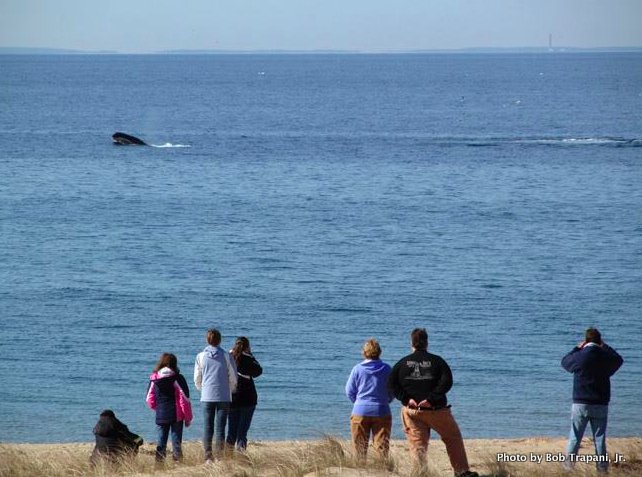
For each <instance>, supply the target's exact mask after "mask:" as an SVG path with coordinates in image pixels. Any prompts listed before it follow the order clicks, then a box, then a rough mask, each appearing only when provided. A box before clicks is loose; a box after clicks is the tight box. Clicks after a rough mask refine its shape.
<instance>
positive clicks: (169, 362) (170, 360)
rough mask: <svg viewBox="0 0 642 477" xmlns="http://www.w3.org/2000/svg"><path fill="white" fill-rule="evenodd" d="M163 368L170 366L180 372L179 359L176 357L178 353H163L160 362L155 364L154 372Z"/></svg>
mask: <svg viewBox="0 0 642 477" xmlns="http://www.w3.org/2000/svg"><path fill="white" fill-rule="evenodd" d="M163 368H169V369H171V370H172V371H174V372H175V373H176V374H178V373H179V372H180V371H179V370H178V359H176V355H174V354H172V353H163V354H161V357H160V359H159V360H158V363H156V366H154V372H155V373H157V372H159V371H160V370H161V369H163Z"/></svg>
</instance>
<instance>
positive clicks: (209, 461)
mask: <svg viewBox="0 0 642 477" xmlns="http://www.w3.org/2000/svg"><path fill="white" fill-rule="evenodd" d="M205 465H214V461H213V460H212V459H205Z"/></svg>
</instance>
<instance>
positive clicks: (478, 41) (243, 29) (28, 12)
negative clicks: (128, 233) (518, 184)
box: [0, 0, 642, 53]
mask: <svg viewBox="0 0 642 477" xmlns="http://www.w3.org/2000/svg"><path fill="white" fill-rule="evenodd" d="M641 25H642V0H396V1H392V0H389V1H384V0H231V1H227V0H223V1H217V0H185V1H178V0H111V1H103V2H98V1H95V0H0V47H46V48H71V49H81V50H117V51H121V52H132V53H133V52H136V53H138V52H152V51H159V50H172V49H225V50H270V49H286V50H318V49H332V50H366V51H391V50H392V51H396V50H412V49H458V48H471V47H472V48H475V47H493V48H495V47H531V46H547V45H548V35H549V33H551V34H552V35H553V42H554V44H555V45H556V46H568V47H583V48H591V47H610V46H625V47H626V46H642V26H641Z"/></svg>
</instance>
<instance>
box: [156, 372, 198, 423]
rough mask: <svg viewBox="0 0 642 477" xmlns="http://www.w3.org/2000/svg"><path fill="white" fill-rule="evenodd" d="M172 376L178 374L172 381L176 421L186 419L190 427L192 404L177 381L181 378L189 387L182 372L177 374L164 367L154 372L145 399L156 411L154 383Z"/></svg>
mask: <svg viewBox="0 0 642 477" xmlns="http://www.w3.org/2000/svg"><path fill="white" fill-rule="evenodd" d="M172 376H176V378H177V379H174V380H173V382H172V385H173V387H174V402H175V405H176V421H185V426H187V427H189V425H190V424H191V423H192V419H193V415H192V404H191V402H190V400H189V397H188V396H187V394H186V393H185V391H184V390H183V388H182V387H181V385H180V384H179V383H178V382H177V381H178V380H181V381H182V382H183V383H184V385H185V387H187V382H185V378H183V377H182V376H181V375H180V374H179V375H176V373H174V371H172V370H171V369H169V368H163V369H161V370H160V371H158V372H155V373H152V374H151V375H150V376H149V381H150V383H149V390H148V391H147V398H146V399H145V400H146V402H147V405H148V406H149V407H150V408H151V409H153V410H154V411H156V408H157V400H156V393H155V392H154V389H155V386H154V384H155V382H156V381H159V380H161V379H163V380H164V379H165V378H169V377H172Z"/></svg>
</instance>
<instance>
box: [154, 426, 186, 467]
mask: <svg viewBox="0 0 642 477" xmlns="http://www.w3.org/2000/svg"><path fill="white" fill-rule="evenodd" d="M156 430H157V431H158V445H157V446H156V460H157V461H159V460H163V459H165V455H166V453H167V439H168V437H169V435H170V433H171V435H172V456H173V457H174V460H180V459H181V458H182V457H183V451H182V450H181V443H182V442H183V421H178V422H172V423H166V424H156Z"/></svg>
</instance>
